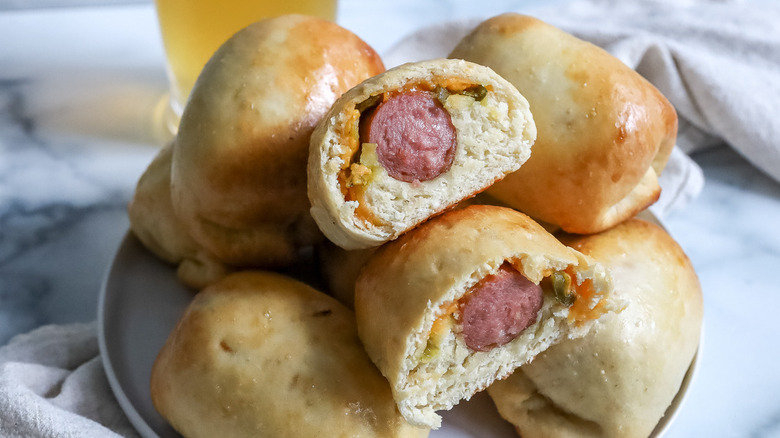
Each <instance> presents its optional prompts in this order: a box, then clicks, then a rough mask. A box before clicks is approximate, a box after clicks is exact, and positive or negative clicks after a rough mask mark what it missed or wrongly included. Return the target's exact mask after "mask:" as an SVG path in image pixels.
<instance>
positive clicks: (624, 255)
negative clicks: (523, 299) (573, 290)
mask: <svg viewBox="0 0 780 438" xmlns="http://www.w3.org/2000/svg"><path fill="white" fill-rule="evenodd" d="M562 239H563V241H564V242H565V243H567V244H569V245H571V246H572V247H574V248H576V249H578V250H580V251H582V252H583V253H585V254H588V255H590V256H591V257H593V258H594V259H596V260H597V261H599V262H601V263H602V264H604V265H605V266H606V267H607V268H609V269H610V272H611V273H612V278H613V283H614V286H615V287H614V292H613V293H614V296H615V298H618V299H623V300H624V301H625V302H627V306H626V308H625V309H624V310H623V311H622V312H621V313H616V314H609V315H605V316H604V317H602V318H601V319H600V320H598V321H597V322H596V324H595V325H594V327H593V328H592V329H591V331H590V333H589V334H588V335H587V336H585V337H583V338H580V339H576V340H565V341H563V342H561V343H559V344H558V345H555V346H553V347H551V348H550V349H548V350H547V351H546V352H544V353H542V354H541V355H539V356H537V357H536V359H534V361H533V362H532V363H531V364H529V365H526V366H523V367H522V368H520V370H519V371H517V372H515V374H513V375H512V376H511V377H509V378H508V379H506V380H504V381H501V382H497V383H496V384H495V385H493V386H492V387H491V388H489V390H488V391H489V393H490V395H491V396H492V397H493V399H494V401H495V402H496V405H497V407H498V409H499V411H500V413H501V415H502V416H503V417H504V418H506V419H507V420H508V421H510V422H512V423H513V424H515V425H516V426H517V427H518V429H519V431H520V433H521V434H522V435H524V436H525V435H528V436H602V437H618V436H619V437H646V436H648V435H649V434H650V432H651V431H652V430H653V428H654V427H655V425H656V424H657V423H658V421H659V419H660V418H661V417H662V416H663V415H664V412H665V410H666V409H667V407H668V406H669V405H670V403H671V402H672V400H673V398H674V397H675V395H676V394H677V392H678V390H679V388H680V384H681V382H682V379H683V377H684V375H685V373H686V371H687V370H688V367H689V365H690V364H691V360H692V359H693V357H694V355H695V353H696V350H697V347H698V344H699V337H700V334H701V325H702V295H701V286H700V284H699V281H698V278H697V276H696V273H695V272H694V270H693V267H692V266H691V263H690V260H689V259H688V257H687V256H686V255H685V253H684V252H683V251H682V249H681V248H680V247H679V245H678V244H677V243H676V242H675V241H674V240H673V239H672V237H671V236H669V235H668V234H667V233H666V232H665V231H664V230H663V229H662V228H660V227H659V226H657V225H654V224H651V223H649V222H647V221H644V220H641V219H630V220H628V221H625V222H623V223H621V224H619V225H617V226H616V227H614V228H612V229H611V230H609V231H606V232H603V233H600V234H596V235H591V236H573V235H568V236H563V237H562ZM572 364H576V367H573V366H571V365H572Z"/></svg>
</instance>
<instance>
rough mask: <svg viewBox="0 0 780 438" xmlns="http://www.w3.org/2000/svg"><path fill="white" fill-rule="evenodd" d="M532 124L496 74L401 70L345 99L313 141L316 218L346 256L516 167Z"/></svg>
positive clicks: (433, 63)
mask: <svg viewBox="0 0 780 438" xmlns="http://www.w3.org/2000/svg"><path fill="white" fill-rule="evenodd" d="M535 138H536V127H535V125H534V122H533V117H532V115H531V112H530V110H529V106H528V101H527V100H526V99H525V98H524V97H523V96H522V95H521V94H520V93H519V92H518V91H517V89H516V88H515V87H514V86H513V85H512V84H510V83H509V82H507V81H506V80H504V79H503V78H502V77H500V76H499V75H497V74H496V73H495V72H493V71H492V70H491V69H490V68H487V67H484V66H481V65H477V64H474V63H471V62H467V61H462V60H448V59H436V60H430V61H423V62H417V63H409V64H404V65H401V66H398V67H396V68H393V69H391V70H388V71H386V72H384V73H382V74H379V75H377V76H375V77H373V78H370V79H367V80H365V81H363V82H362V83H361V84H359V85H358V86H356V87H354V88H352V89H351V90H349V91H348V92H347V93H345V94H344V95H343V96H342V97H341V98H339V99H338V100H337V101H336V102H335V104H334V105H333V107H332V108H331V110H330V112H329V113H328V114H327V115H326V116H325V117H324V118H323V119H322V121H321V122H320V123H319V125H318V126H317V128H316V129H315V131H314V133H313V134H312V137H311V144H310V149H309V162H308V194H309V200H310V202H311V204H312V208H311V214H312V216H313V217H314V219H315V221H316V222H317V224H318V225H319V227H320V229H321V230H322V231H323V233H324V234H325V236H326V237H328V238H329V239H330V240H331V241H333V242H334V243H335V244H336V245H338V246H340V247H342V248H344V249H360V248H368V247H373V246H378V245H380V244H382V243H384V242H386V241H389V240H392V239H394V238H396V237H398V236H399V235H401V234H402V233H404V232H405V231H407V230H409V229H411V228H413V227H414V226H416V225H418V224H419V223H421V222H423V221H424V220H426V219H427V218H429V217H430V216H432V215H434V214H437V213H439V212H441V211H443V210H445V209H447V208H448V207H450V206H452V205H454V204H456V203H458V202H459V201H461V200H463V199H466V198H469V197H471V196H473V195H475V194H477V193H479V192H481V191H483V190H485V189H486V188H487V187H489V186H490V185H491V184H493V183H494V182H496V181H498V180H500V179H501V178H503V177H504V176H506V175H507V174H509V173H511V172H514V171H515V170H517V169H518V168H519V167H520V166H521V165H522V164H523V163H524V162H525V161H526V160H527V159H528V157H529V156H530V153H531V146H532V145H533V142H534V140H535Z"/></svg>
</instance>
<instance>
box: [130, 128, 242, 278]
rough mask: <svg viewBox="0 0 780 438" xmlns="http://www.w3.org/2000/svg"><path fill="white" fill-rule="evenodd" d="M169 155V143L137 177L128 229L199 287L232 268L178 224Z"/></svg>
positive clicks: (178, 274) (179, 275)
mask: <svg viewBox="0 0 780 438" xmlns="http://www.w3.org/2000/svg"><path fill="white" fill-rule="evenodd" d="M171 155H172V147H171V145H170V144H168V145H166V146H164V147H163V148H162V149H160V151H159V152H158V153H157V155H156V156H155V157H154V159H153V160H152V162H151V163H150V164H149V166H148V167H147V168H146V170H145V171H144V173H143V174H142V175H141V178H139V180H138V184H137V185H136V188H135V192H134V193H133V199H132V200H131V201H130V203H129V205H128V208H127V216H128V218H129V219H130V230H132V232H133V234H135V235H136V237H138V239H139V240H140V241H141V243H142V244H143V245H144V246H145V247H146V248H147V249H149V250H150V251H151V252H152V253H154V254H155V255H156V256H157V257H159V258H161V259H163V260H165V261H167V262H168V263H172V264H174V265H177V266H178V268H177V270H176V275H177V276H178V278H179V280H180V281H181V282H182V283H184V284H185V285H187V286H189V287H192V288H194V289H196V290H200V289H202V288H203V287H205V286H207V285H209V284H211V283H213V282H215V281H217V280H219V279H220V278H222V277H224V276H225V275H227V274H228V273H229V272H230V271H231V270H232V268H230V267H229V266H227V265H225V264H224V263H222V262H221V261H220V260H219V259H217V258H216V257H214V255H213V254H211V253H209V252H208V251H207V250H206V249H205V248H203V247H202V246H200V245H198V243H197V242H195V240H193V239H192V237H191V236H190V235H189V234H188V233H187V232H186V231H185V230H184V228H183V227H182V226H181V221H180V220H179V218H178V217H177V216H176V213H174V211H173V205H172V204H171Z"/></svg>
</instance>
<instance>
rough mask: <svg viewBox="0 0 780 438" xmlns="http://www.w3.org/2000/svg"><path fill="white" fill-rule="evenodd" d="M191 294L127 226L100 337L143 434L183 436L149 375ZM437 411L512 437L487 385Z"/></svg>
mask: <svg viewBox="0 0 780 438" xmlns="http://www.w3.org/2000/svg"><path fill="white" fill-rule="evenodd" d="M192 297H193V293H192V292H191V291H190V290H188V289H186V288H185V287H183V286H182V285H181V284H180V283H179V282H178V280H177V278H176V273H175V269H174V267H173V266H171V265H168V264H166V263H164V262H162V261H160V260H159V259H157V258H156V257H155V256H154V255H152V254H151V253H150V252H149V251H147V250H146V249H145V248H144V247H143V246H142V245H141V243H140V242H139V241H138V240H137V239H136V238H135V237H134V236H133V235H132V234H130V233H128V235H127V236H126V237H125V239H124V240H123V241H122V243H121V245H120V247H119V250H118V252H117V254H116V257H115V259H114V261H113V263H112V265H111V267H110V269H109V272H108V274H107V276H106V280H105V282H104V285H103V289H102V291H101V293H100V302H99V303H98V341H99V345H100V350H101V354H102V359H103V365H104V366H105V369H106V375H107V377H108V381H109V383H110V385H111V388H112V390H113V391H114V394H115V396H116V398H117V401H118V402H119V404H120V406H121V407H122V409H123V410H124V412H125V414H127V416H128V418H129V419H130V421H131V422H132V424H133V426H135V428H136V429H137V430H138V432H139V433H140V434H141V435H142V436H143V437H145V438H171V437H173V438H178V437H180V435H179V434H178V433H176V431H175V430H173V428H171V427H170V426H169V425H168V423H166V421H165V420H164V419H163V418H162V417H161V416H160V415H159V414H158V413H157V412H156V411H155V410H154V406H153V405H152V401H151V397H150V392H149V376H150V375H151V369H152V364H153V363H154V359H155V357H156V356H157V352H158V351H159V350H160V348H162V346H163V344H164V343H165V340H166V339H167V338H168V334H169V333H170V332H171V330H173V328H174V326H175V325H176V322H177V321H178V319H179V317H180V316H181V314H182V313H183V312H184V309H185V308H186V307H187V305H188V303H189V302H190V300H191V299H192ZM697 363H698V362H697V360H696V358H694V361H693V364H691V367H690V369H689V370H688V373H687V375H686V376H685V380H684V381H683V384H682V388H681V390H680V392H679V394H678V395H677V397H676V398H675V400H674V402H673V403H672V404H671V406H670V407H669V409H668V410H667V413H666V415H665V416H664V418H663V419H662V420H661V422H660V423H659V424H658V426H657V427H656V430H655V431H654V432H653V434H652V436H653V437H660V436H662V435H663V434H664V432H665V431H666V429H667V428H668V426H669V425H670V424H671V423H672V422H673V420H674V417H675V415H676V413H677V412H678V410H679V407H680V405H681V403H682V401H683V399H684V395H685V393H686V391H687V389H688V387H689V385H690V383H691V380H692V378H693V376H694V374H695V371H696V369H697V366H696V365H697ZM442 417H443V418H444V421H443V426H442V428H441V429H439V430H436V431H433V432H431V434H430V437H431V438H465V437H484V438H490V437H495V438H503V437H517V435H516V434H515V432H514V429H513V427H512V426H511V425H510V424H509V423H507V422H505V421H504V420H502V419H501V417H499V415H498V413H497V412H496V409H495V406H494V405H493V402H492V401H491V400H490V397H489V396H487V395H486V394H484V393H480V394H477V395H476V396H474V397H473V398H472V399H471V400H470V401H468V402H462V403H460V404H459V405H458V406H456V407H455V408H454V409H452V410H451V411H448V412H442Z"/></svg>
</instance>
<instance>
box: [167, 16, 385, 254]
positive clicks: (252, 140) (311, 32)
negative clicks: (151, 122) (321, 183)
mask: <svg viewBox="0 0 780 438" xmlns="http://www.w3.org/2000/svg"><path fill="white" fill-rule="evenodd" d="M383 70H384V67H383V65H382V62H381V60H380V58H379V56H378V55H377V54H376V52H374V50H373V49H371V48H370V47H369V46H368V45H367V44H366V43H365V42H363V41H362V40H361V39H360V38H358V37H357V36H356V35H354V34H353V33H351V32H349V31H347V30H346V29H343V28H341V27H340V26H338V25H336V24H334V23H331V22H328V21H325V20H321V19H318V18H314V17H305V16H300V15H287V16H281V17H277V18H273V19H267V20H263V21H260V22H258V23H255V24H252V25H250V26H248V27H247V28H245V29H243V30H241V31H240V32H238V33H237V34H236V35H234V36H233V37H232V38H231V39H230V40H229V41H228V42H226V43H225V44H224V45H223V46H222V47H220V49H219V50H218V51H217V52H216V53H215V54H214V56H213V57H212V59H211V60H210V61H209V62H208V63H207V64H206V66H205V67H204V69H203V72H202V73H201V75H200V77H199V78H198V81H197V83H196V84H195V87H194V89H193V91H192V94H191V96H190V100H189V102H188V104H187V107H186V108H185V110H184V114H183V115H182V120H181V124H180V126H179V132H178V136H177V138H176V140H175V145H174V155H173V171H172V196H173V203H174V207H175V209H176V212H177V214H178V215H179V217H180V218H181V220H182V223H183V225H184V226H185V227H186V229H187V230H188V231H189V233H190V234H191V235H192V236H193V237H194V238H195V239H196V240H197V241H198V242H199V243H200V244H202V245H203V246H205V247H206V248H208V249H209V251H211V252H212V253H214V254H215V255H216V256H217V257H219V258H220V259H222V260H224V261H225V262H227V263H229V264H233V265H239V266H246V265H251V266H266V267H274V266H281V265H285V264H288V263H290V262H291V261H292V260H294V259H295V257H296V252H297V249H298V248H300V247H302V246H306V245H310V244H312V243H314V242H316V241H318V240H319V239H320V238H321V236H320V233H319V230H318V229H317V227H316V224H315V223H314V221H313V220H312V219H311V217H310V215H309V212H308V210H309V202H308V199H307V196H306V160H307V154H308V140H309V136H310V135H311V133H312V131H313V129H314V126H315V125H316V123H317V122H318V121H319V120H320V118H321V117H322V115H323V114H325V112H326V111H327V110H328V109H329V108H330V106H331V104H332V103H333V101H335V100H336V98H337V97H339V96H340V95H341V94H342V93H343V92H345V91H346V90H348V89H349V88H351V87H352V86H354V85H355V84H357V83H359V82H360V81H362V80H363V79H366V78H368V77H370V76H374V75H375V74H377V73H379V72H381V71H383Z"/></svg>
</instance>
